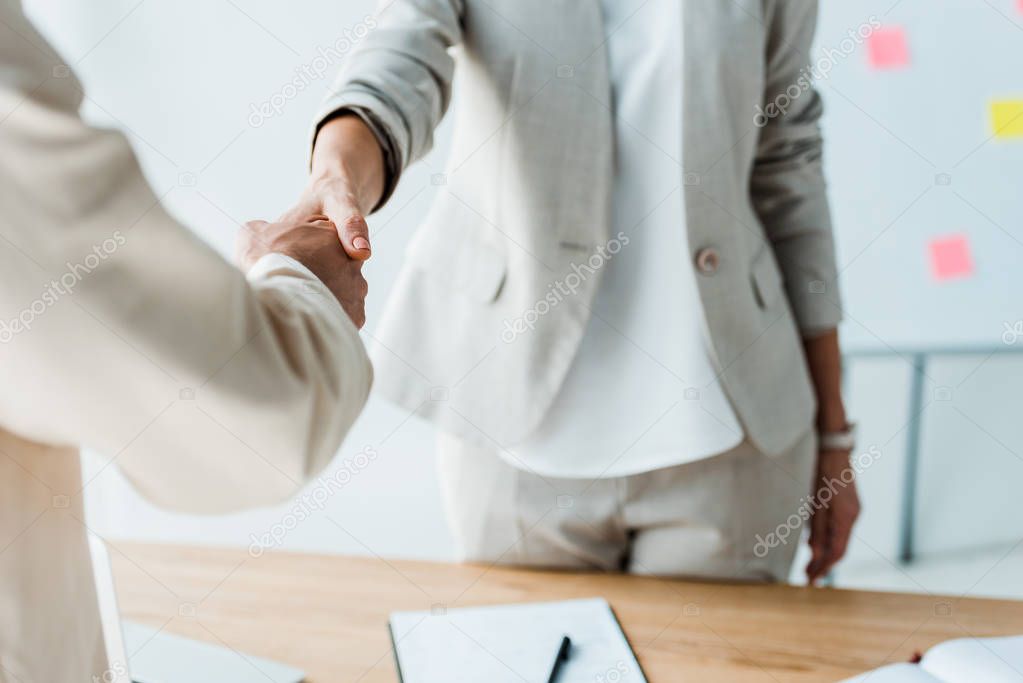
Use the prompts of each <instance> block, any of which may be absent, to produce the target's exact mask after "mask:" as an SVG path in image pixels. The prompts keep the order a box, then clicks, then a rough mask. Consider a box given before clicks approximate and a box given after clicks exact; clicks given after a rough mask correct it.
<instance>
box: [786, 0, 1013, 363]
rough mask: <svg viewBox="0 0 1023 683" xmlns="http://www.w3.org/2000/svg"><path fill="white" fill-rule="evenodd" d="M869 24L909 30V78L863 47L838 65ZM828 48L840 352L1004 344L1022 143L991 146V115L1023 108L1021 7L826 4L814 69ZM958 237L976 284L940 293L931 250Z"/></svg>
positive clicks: (963, 0)
mask: <svg viewBox="0 0 1023 683" xmlns="http://www.w3.org/2000/svg"><path fill="white" fill-rule="evenodd" d="M794 1H796V2H802V1H803V0H794ZM872 18H874V19H875V20H876V21H878V22H880V24H882V25H883V26H884V27H901V28H902V30H903V31H904V34H905V37H906V45H907V49H908V55H909V63H908V64H907V65H906V66H905V67H902V68H892V69H883V70H877V69H874V68H872V66H871V60H870V47H869V44H868V42H869V41H864V42H863V43H862V44H859V45H857V46H856V49H855V50H854V51H853V52H852V53H851V54H850V55H849V56H847V57H842V56H841V54H842V50H841V47H842V45H843V40H845V39H847V38H848V36H849V32H850V31H852V32H853V33H854V34H855V33H857V30H858V29H859V27H861V26H862V25H863V24H864V23H869V22H870V21H871V19H872ZM845 45H846V46H848V43H845ZM829 49H830V50H832V52H831V53H830V54H831V55H832V57H833V58H835V59H834V60H833V61H835V62H836V64H835V66H834V68H833V69H832V70H831V72H830V73H829V74H828V76H827V77H826V78H821V79H819V80H818V82H817V88H818V90H819V92H820V93H821V95H822V97H823V98H824V103H825V117H824V121H823V128H824V135H825V172H826V174H827V178H828V182H829V185H830V198H831V201H832V210H833V216H834V223H835V231H836V239H837V248H838V262H839V269H840V271H841V275H840V282H841V285H842V287H843V294H844V308H845V311H846V322H845V323H844V325H843V328H842V335H843V340H844V342H845V346H846V347H847V348H853V349H855V348H864V347H866V348H884V347H885V346H894V347H924V348H933V347H942V346H957V345H983V346H998V345H1002V344H1003V342H1002V335H1003V332H1004V331H1005V326H1006V325H1013V324H1014V323H1015V321H1018V320H1020V319H1023V267H1021V266H1023V191H1021V190H1023V137H1018V138H1015V139H998V138H994V139H993V125H992V122H991V114H990V106H991V103H992V101H995V100H1023V70H1021V67H1023V8H1021V7H1020V3H1019V0H989V1H987V2H985V1H982V0H858V1H857V2H841V1H839V0H822V2H821V14H820V22H819V27H818V33H817V39H816V48H815V54H814V59H815V60H818V59H821V58H823V57H824V55H825V54H827V53H826V51H827V50H829ZM835 50H837V51H838V52H837V53H836V52H834V51H835ZM836 57H837V58H836ZM942 174H946V175H947V178H945V179H943V178H942ZM946 182H947V183H948V184H945V183H946ZM956 234H964V235H965V236H966V237H967V239H968V243H969V250H970V257H971V260H972V262H973V268H974V273H973V275H972V276H969V277H959V278H955V279H949V280H944V281H936V280H935V278H934V276H933V274H932V263H931V259H930V256H929V247H928V245H929V243H930V241H931V240H933V239H936V238H941V237H943V236H948V235H956Z"/></svg>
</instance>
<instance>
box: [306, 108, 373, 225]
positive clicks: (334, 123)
mask: <svg viewBox="0 0 1023 683" xmlns="http://www.w3.org/2000/svg"><path fill="white" fill-rule="evenodd" d="M311 181H312V182H313V183H314V184H315V183H336V182H338V181H341V182H343V183H344V185H345V188H346V190H347V193H348V194H349V197H348V199H349V201H350V202H351V203H352V204H353V205H354V206H355V208H357V209H358V210H359V211H360V212H361V213H363V214H364V215H365V214H368V213H369V212H371V211H372V210H373V209H374V208H375V207H376V206H377V204H378V203H379V202H380V199H381V197H382V196H383V192H384V184H385V181H386V165H385V162H384V150H383V149H382V148H381V147H380V143H379V142H377V138H376V136H375V135H374V134H373V131H372V130H370V128H369V126H367V125H366V124H365V123H364V122H363V121H362V119H361V118H359V116H357V115H356V114H341V115H340V116H337V117H336V118H333V119H331V120H329V121H327V122H326V123H324V124H323V126H322V127H321V128H320V130H319V133H318V134H317V136H316V144H315V146H314V147H313V155H312V165H311Z"/></svg>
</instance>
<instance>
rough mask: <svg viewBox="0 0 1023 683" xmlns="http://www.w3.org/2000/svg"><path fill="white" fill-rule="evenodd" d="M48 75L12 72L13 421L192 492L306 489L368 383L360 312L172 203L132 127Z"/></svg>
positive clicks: (238, 503)
mask: <svg viewBox="0 0 1023 683" xmlns="http://www.w3.org/2000/svg"><path fill="white" fill-rule="evenodd" d="M29 47H31V46H29ZM26 49H28V48H26ZM0 66H2V65H0ZM37 73H41V74H42V75H43V76H42V77H44V78H49V77H50V76H49V74H50V68H49V67H47V68H46V69H43V70H37ZM69 83H71V81H70V79H69ZM27 85H28V86H31V84H27ZM31 93H32V91H31V90H30V89H29V87H25V88H22V87H20V86H18V85H12V82H10V81H8V82H4V81H3V80H0V111H2V112H5V113H6V120H5V121H4V122H3V125H2V126H0V206H3V211H2V212H0V377H2V378H3V391H0V425H3V428H4V429H7V430H9V431H11V432H14V433H16V434H19V435H20V436H22V437H24V438H28V439H31V440H33V441H37V442H42V443H50V444H58V445H64V444H66V445H84V446H87V447H91V448H93V449H95V450H97V451H99V454H100V455H101V457H102V458H103V459H104V460H105V461H106V464H107V465H116V466H119V467H120V469H121V470H122V471H123V472H124V474H125V475H126V476H127V478H128V479H129V480H130V481H131V482H133V483H134V484H135V486H136V487H137V488H138V490H139V491H141V493H142V494H144V495H145V496H147V497H148V498H150V499H151V500H152V501H154V502H155V503H157V504H159V505H162V506H166V507H169V508H174V509H177V510H182V511H188V512H225V511H230V510H234V509H238V508H244V507H248V506H254V505H262V504H268V503H273V502H277V501H280V500H282V499H285V498H287V497H288V496H290V495H292V494H293V493H294V492H295V491H296V490H297V489H298V488H299V487H300V486H301V485H302V484H303V483H305V482H306V481H308V480H309V479H310V478H312V477H314V476H316V475H317V474H318V473H320V472H321V471H322V470H323V469H324V468H325V467H326V466H327V465H328V464H329V463H330V461H331V459H332V458H333V457H334V455H335V453H336V452H337V449H338V447H339V445H340V444H341V441H342V439H343V438H344V436H345V434H346V433H347V431H348V429H349V427H350V426H351V425H352V423H353V422H354V420H355V418H356V416H357V415H358V414H359V412H360V411H361V409H362V407H363V405H364V403H365V401H366V397H367V393H368V391H369V387H370V383H371V369H370V365H369V360H368V358H367V356H366V352H365V349H364V347H363V344H362V342H361V340H360V338H359V334H358V330H357V329H356V328H355V326H354V325H353V324H352V323H351V321H350V320H349V318H348V316H347V315H346V314H345V313H344V311H343V310H342V308H341V307H340V305H339V304H338V303H337V301H336V300H335V298H334V297H333V296H332V295H331V293H330V291H329V290H328V289H327V288H326V287H325V286H324V285H323V284H322V283H321V282H320V281H319V280H318V279H317V278H316V277H315V276H314V275H313V274H312V273H311V272H310V271H308V270H307V269H306V268H305V267H303V266H302V265H301V264H299V263H297V262H296V261H293V260H291V259H289V258H287V257H284V256H282V255H279V254H271V255H269V256H267V257H264V258H263V259H262V260H261V261H260V262H258V263H257V264H256V266H255V267H254V268H253V269H252V270H251V271H250V272H249V273H248V276H247V277H246V275H245V274H243V273H242V272H240V271H239V270H237V269H236V268H234V267H233V266H231V265H230V264H229V263H227V262H226V261H225V260H223V259H222V258H221V257H220V256H219V255H218V254H217V253H216V252H215V251H213V250H212V249H211V248H209V247H208V246H206V244H205V243H203V242H202V241H201V240H200V239H198V238H197V237H196V236H195V235H194V234H192V233H191V232H190V231H189V230H188V229H186V228H185V227H184V226H182V225H181V224H179V223H178V222H177V221H176V220H174V219H173V218H172V217H171V216H170V215H168V213H167V212H166V211H165V210H164V208H163V206H162V205H161V203H160V200H159V198H158V197H156V196H155V195H154V193H153V191H152V190H151V188H150V187H149V185H148V184H147V183H146V181H145V180H144V178H143V175H142V173H141V171H140V168H139V166H138V163H137V161H136V159H135V156H134V154H133V152H132V150H131V148H130V146H129V144H128V142H127V141H126V140H125V138H124V137H123V136H122V135H121V134H120V133H117V132H113V131H107V130H100V129H97V128H94V127H91V126H89V125H87V124H85V123H84V122H83V121H82V120H81V119H80V118H79V116H78V114H77V112H75V111H74V107H73V106H58V105H54V102H61V100H60V99H59V98H56V99H55V98H48V99H47V100H40V99H38V98H36V97H34V96H33V95H32V94H31ZM71 101H73V98H67V99H66V100H64V102H65V103H66V102H71Z"/></svg>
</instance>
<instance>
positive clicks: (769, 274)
mask: <svg viewBox="0 0 1023 683" xmlns="http://www.w3.org/2000/svg"><path fill="white" fill-rule="evenodd" d="M750 279H751V280H752V281H753V295H754V296H755V297H756V300H757V305H758V306H760V308H768V307H770V306H772V305H773V304H774V303H775V302H776V301H777V300H778V298H779V297H780V296H781V295H782V293H783V289H784V282H783V280H782V275H781V270H780V269H779V268H778V264H777V263H775V260H774V254H773V253H772V252H771V249H770V247H764V248H763V249H762V250H761V251H760V254H759V255H758V256H757V258H756V259H754V261H753V268H752V270H751V274H750Z"/></svg>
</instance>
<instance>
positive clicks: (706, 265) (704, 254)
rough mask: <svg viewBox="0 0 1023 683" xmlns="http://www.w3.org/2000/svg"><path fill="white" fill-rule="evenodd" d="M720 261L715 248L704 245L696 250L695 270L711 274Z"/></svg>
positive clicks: (703, 273)
mask: <svg viewBox="0 0 1023 683" xmlns="http://www.w3.org/2000/svg"><path fill="white" fill-rule="evenodd" d="M720 261H721V257H720V256H718V252H717V249H714V248H712V247H705V248H703V249H700V250H699V251H698V252H696V270H697V271H699V272H700V274H701V275H713V274H714V273H716V272H717V269H718V264H719V263H720Z"/></svg>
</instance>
